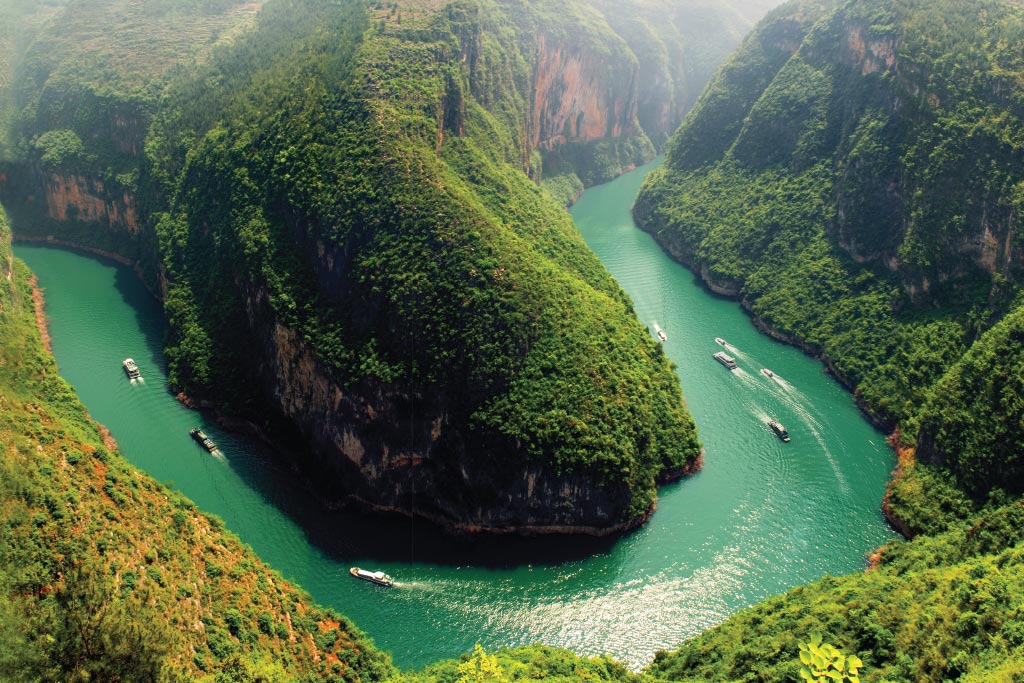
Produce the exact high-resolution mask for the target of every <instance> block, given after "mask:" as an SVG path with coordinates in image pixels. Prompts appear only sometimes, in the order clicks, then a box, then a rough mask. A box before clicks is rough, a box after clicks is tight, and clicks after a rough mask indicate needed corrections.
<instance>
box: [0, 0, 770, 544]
mask: <svg viewBox="0 0 1024 683" xmlns="http://www.w3.org/2000/svg"><path fill="white" fill-rule="evenodd" d="M5 1H6V2H13V0H5ZM769 4H770V0H762V1H759V2H756V3H753V4H750V3H743V2H738V1H733V0H729V1H724V2H708V1H707V0H672V1H670V0H658V1H656V2H651V1H650V0H629V2H626V3H610V2H604V1H603V0H573V1H572V2H567V3H562V4H561V5H559V6H558V7H553V6H551V5H550V3H543V2H532V1H527V0H500V1H497V2H491V1H490V0H458V1H456V2H430V1H426V0H403V1H402V2H397V3H371V4H370V5H369V6H365V5H363V4H361V3H336V2H328V1H327V0H273V1H272V2H268V3H267V4H266V6H265V7H261V6H260V5H259V4H258V3H241V2H238V1H237V0H224V2H217V3H213V4H210V3H184V4H183V3H178V2H175V3H168V2H166V1H163V0H148V1H147V2H142V3H134V2H132V3H125V2H121V1H120V0H71V1H70V2H68V3H67V5H66V7H63V8H61V9H60V10H59V11H55V12H54V13H53V16H52V17H51V18H50V19H49V20H48V23H47V25H46V27H45V28H44V29H43V30H42V31H41V32H40V33H39V35H38V37H37V38H36V39H35V40H34V42H32V43H31V44H30V46H29V47H28V48H27V49H26V50H25V51H24V54H23V55H21V56H19V59H20V63H21V67H20V69H19V71H18V73H17V77H16V79H15V81H14V83H13V88H12V92H13V93H14V95H15V98H16V104H17V110H18V111H19V112H20V114H19V117H18V118H17V120H16V121H14V123H13V124H12V126H11V130H12V131H13V139H14V140H15V141H16V143H17V144H16V145H15V147H14V149H13V150H11V151H10V152H9V153H8V154H7V155H6V157H7V158H6V162H5V163H4V165H3V166H2V167H0V197H2V198H3V200H4V203H5V206H6V207H7V209H8V212H9V214H10V216H11V217H12V223H13V225H14V226H15V229H16V231H17V232H18V234H19V235H20V236H23V237H31V238H37V239H39V238H51V237H54V238H57V239H60V240H63V241H66V242H71V243H74V244H78V245H83V246H87V247H90V248H98V249H101V250H104V251H107V252H112V253H115V254H118V255H120V256H123V257H127V258H128V259H131V260H132V261H134V262H136V263H137V264H138V265H139V268H140V270H141V272H142V274H143V276H144V277H145V279H146V281H147V284H148V285H149V286H150V287H151V289H153V290H154V291H155V292H158V293H160V294H161V295H163V296H164V297H165V298H166V308H167V314H168V318H169V320H170V323H171V327H172V335H171V338H170V339H169V343H168V347H167V355H168V360H169V363H170V366H171V372H172V376H173V379H174V381H175V383H176V384H177V385H178V386H179V387H180V388H181V389H183V390H185V391H186V392H188V393H189V394H191V395H192V396H193V397H195V398H198V399H203V400H211V401H213V402H215V403H217V404H218V405H220V406H221V408H223V409H226V410H230V411H234V412H240V413H245V414H246V415H247V416H249V417H255V418H256V419H259V420H261V421H265V422H266V425H267V427H268V428H270V429H273V430H277V429H279V428H280V427H281V426H282V424H286V425H287V428H288V429H294V430H297V431H298V432H300V433H301V434H302V435H303V436H304V437H305V438H306V439H307V440H308V441H309V443H310V446H311V450H312V453H311V455H310V458H309V459H308V460H309V462H308V463H306V464H307V465H308V466H309V467H311V468H312V470H313V471H316V472H317V476H318V479H321V480H322V481H324V482H326V487H325V488H326V489H327V490H326V491H325V492H324V493H325V495H326V496H327V497H328V498H332V499H346V500H353V501H359V502H361V503H362V504H369V505H370V506H372V507H381V508H386V509H402V505H403V504H400V503H399V501H401V500H404V499H405V498H404V497H405V495H406V493H407V492H408V491H409V490H411V489H412V488H413V487H415V486H417V485H419V486H420V487H422V488H421V490H423V489H426V488H429V489H432V490H436V491H438V492H439V493H438V496H437V500H436V501H433V502H432V504H431V505H430V506H428V507H427V508H426V509H423V510H420V511H419V512H420V513H421V514H424V515H426V516H428V517H431V518H433V519H435V520H437V521H440V522H442V523H445V524H454V525H455V526H459V527H460V528H465V529H504V530H511V529H518V530H524V531H526V530H530V531H538V530H561V531H588V532H594V531H601V532H605V531H608V530H610V529H621V528H626V527H628V526H631V525H634V524H636V523H638V522H639V521H642V519H643V518H644V517H645V515H646V514H647V513H648V512H649V510H650V509H651V507H652V504H653V500H654V496H655V484H656V482H659V481H665V480H668V479H671V478H674V477H678V476H680V475H682V474H684V473H686V472H690V471H692V470H694V469H695V468H696V467H698V466H699V463H698V455H699V446H698V444H697V441H696V436H695V434H694V427H693V423H692V421H691V420H690V418H689V417H688V416H687V415H686V414H685V409H684V408H683V406H682V399H681V395H680V392H679V389H678V385H677V383H676V380H675V378H674V377H673V376H672V373H671V370H670V368H669V366H668V363H667V362H666V361H665V359H664V357H663V356H662V355H661V353H660V349H659V348H658V346H657V345H656V344H653V343H652V340H651V339H650V336H649V334H648V333H647V332H646V330H644V329H643V328H642V327H641V326H640V325H639V324H638V322H637V321H636V320H635V317H634V316H633V313H632V309H631V306H630V304H629V302H628V301H626V300H625V297H624V296H623V295H622V293H621V292H620V291H619V290H618V288H617V287H616V286H615V284H614V283H613V282H612V281H611V279H610V278H609V277H608V276H607V274H606V273H605V271H604V269H603V268H602V267H601V265H600V264H599V263H598V262H597V260H596V259H595V258H594V257H593V256H592V255H590V254H589V253H588V252H587V250H586V248H585V246H584V245H583V243H582V241H581V240H580V239H579V237H578V236H577V235H576V233H575V230H574V229H573V227H572V225H571V223H570V222H569V221H568V219H567V218H566V217H565V215H564V213H563V212H561V211H560V210H559V209H558V206H557V203H555V202H552V201H551V199H550V195H551V194H554V195H556V196H557V199H558V202H561V203H565V202H568V201H570V200H571V199H572V198H573V196H574V195H575V194H576V193H577V192H578V191H579V190H580V188H581V187H582V185H583V184H591V183H594V182H599V181H602V180H606V179H609V178H611V177H613V176H614V175H616V174H618V173H620V172H621V171H622V170H623V169H625V168H629V167H631V166H632V165H635V164H637V163H640V162H642V161H646V160H648V159H650V158H651V157H652V156H653V154H654V152H655V146H654V143H652V140H654V141H655V142H656V143H659V144H660V142H662V141H663V140H664V139H665V137H666V136H667V135H668V133H669V132H670V131H671V130H672V129H673V127H674V126H675V125H676V123H677V122H678V121H679V119H680V117H681V116H682V114H683V112H684V111H685V110H686V109H687V108H688V107H689V106H690V104H691V103H692V101H693V100H694V98H695V97H696V93H697V91H698V89H699V88H700V87H701V86H702V85H703V83H704V82H705V81H706V79H707V78H708V77H709V75H710V73H711V71H712V69H713V68H714V67H715V65H717V64H718V63H719V62H720V61H721V60H722V59H724V57H725V54H726V51H727V50H728V49H729V47H730V46H731V45H733V44H735V42H736V41H737V40H738V39H739V36H740V35H741V34H742V32H743V31H744V30H745V28H746V27H747V26H748V25H749V22H750V21H751V19H752V16H751V12H753V13H755V14H756V13H758V12H760V11H763V9H764V8H765V7H766V6H767V5H769ZM752 8H753V9H752ZM107 33H110V34H111V36H110V39H109V40H107V39H106V34H107ZM538 184H540V185H542V186H543V187H545V188H546V189H548V190H549V192H548V193H544V192H541V191H539V190H538V188H537V185H538ZM282 418H283V419H282ZM467 463H471V464H472V466H471V467H469V468H468V469H467V468H465V467H463V465H465V464H467ZM321 475H326V476H321ZM384 491H387V492H389V493H387V494H386V495H384V494H382V492H384ZM555 509H557V510H558V512H557V513H555V512H553V510H555Z"/></svg>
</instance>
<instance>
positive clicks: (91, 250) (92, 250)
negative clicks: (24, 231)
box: [11, 234, 163, 302]
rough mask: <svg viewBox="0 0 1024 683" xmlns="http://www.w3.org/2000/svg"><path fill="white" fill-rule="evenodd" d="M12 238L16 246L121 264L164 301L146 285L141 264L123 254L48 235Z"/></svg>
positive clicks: (153, 293) (14, 236)
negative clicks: (38, 246)
mask: <svg viewBox="0 0 1024 683" xmlns="http://www.w3.org/2000/svg"><path fill="white" fill-rule="evenodd" d="M11 238H12V239H11V241H12V242H14V243H15V244H42V245H47V246H51V247H60V248H61V249H69V250H71V251H77V252H80V253H83V254H89V255H90V256H99V257H100V258H105V259H108V260H110V261H113V262H114V263H119V264H121V265H122V266H128V267H129V268H131V269H132V272H134V273H135V276H136V277H137V278H139V283H141V284H142V286H143V288H145V290H146V291H147V292H149V293H150V295H152V297H153V298H154V299H156V300H157V301H161V302H162V301H163V296H162V293H157V292H154V291H153V289H152V288H151V287H150V286H149V285H148V284H147V283H146V276H145V273H144V272H143V270H142V266H141V265H140V264H139V262H138V261H135V260H133V259H130V258H128V257H127V256H122V255H121V254H118V253H115V252H112V251H105V250H103V249H97V248H96V247H89V246H86V245H84V244H79V243H78V242H71V241H68V240H62V239H57V238H56V237H53V236H52V235H48V236H46V237H35V236H31V235H17V234H13V235H12V236H11Z"/></svg>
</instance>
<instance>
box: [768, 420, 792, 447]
mask: <svg viewBox="0 0 1024 683" xmlns="http://www.w3.org/2000/svg"><path fill="white" fill-rule="evenodd" d="M768 426H769V427H771V428H772V431H773V432H775V434H776V435H777V436H778V437H779V438H780V439H782V440H783V441H784V442H786V443H789V432H787V431H786V428H785V427H783V426H782V423H781V422H779V421H778V420H775V419H771V420H768Z"/></svg>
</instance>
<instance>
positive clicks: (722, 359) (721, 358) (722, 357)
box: [715, 351, 737, 370]
mask: <svg viewBox="0 0 1024 683" xmlns="http://www.w3.org/2000/svg"><path fill="white" fill-rule="evenodd" d="M715 360H717V361H718V362H719V363H721V364H722V365H724V366H725V367H727V368H729V369H730V370H735V369H736V367H737V366H736V359H735V358H733V357H732V356H730V355H728V354H727V353H725V351H719V352H718V353H716V354H715Z"/></svg>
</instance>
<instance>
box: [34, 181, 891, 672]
mask: <svg viewBox="0 0 1024 683" xmlns="http://www.w3.org/2000/svg"><path fill="white" fill-rule="evenodd" d="M645 170H646V169H645ZM645 170H641V171H639V172H637V173H636V174H635V175H633V174H631V175H630V176H627V177H625V178H623V179H620V180H617V181H614V182H613V183H609V184H608V185H606V186H602V187H599V188H594V189H592V190H588V192H587V193H585V194H584V196H583V197H582V198H581V199H580V201H579V202H578V203H577V205H576V206H575V207H574V209H573V217H574V220H576V221H577V224H578V225H580V226H581V232H583V233H584V237H585V238H586V239H588V243H591V242H592V241H593V240H594V239H595V237H598V238H607V241H606V242H605V243H603V244H599V243H596V242H594V243H592V248H594V250H595V251H596V252H597V253H598V255H599V256H600V257H601V259H602V260H603V261H605V262H606V263H607V264H608V267H609V269H610V270H611V271H612V274H613V275H614V276H615V277H616V278H617V279H618V280H619V282H620V285H621V286H622V288H623V289H624V290H625V291H626V293H627V294H628V296H629V297H630V299H631V301H632V302H633V304H634V306H635V309H636V312H637V315H638V316H639V317H640V319H641V321H643V322H645V323H648V324H649V323H650V321H651V320H652V319H655V320H657V321H658V322H659V324H661V325H662V327H664V329H665V330H666V331H667V332H668V334H669V339H668V341H667V342H665V343H664V344H663V345H662V349H663V350H664V352H665V354H666V355H667V357H668V358H669V360H671V361H672V362H674V363H675V364H677V365H678V374H679V375H680V379H681V381H682V383H683V388H684V392H685V394H686V404H687V407H688V408H689V410H690V411H691V413H692V414H693V415H694V418H695V420H696V421H697V427H698V429H699V430H700V434H701V442H702V444H703V445H704V446H705V448H706V453H705V457H704V467H703V468H702V469H701V470H700V471H699V472H696V473H694V474H693V475H692V476H691V477H689V478H686V479H684V480H682V481H679V482H676V483H670V484H667V485H664V486H662V487H661V488H659V492H658V496H659V498H658V504H657V510H656V511H655V512H654V514H653V516H652V517H651V518H650V520H649V521H648V523H647V524H646V525H645V526H643V527H642V528H640V529H638V530H636V531H634V532H632V533H629V534H628V535H626V536H624V537H622V538H617V537H611V538H605V539H594V538H591V537H587V536H574V537H565V536H542V537H535V538H530V539H525V540H524V539H519V538H518V537H514V536H501V537H493V540H492V541H488V540H487V538H488V537H467V538H465V539H464V541H465V542H462V539H459V538H455V539H452V538H449V537H445V536H443V535H440V534H435V533H432V531H431V530H433V529H436V527H434V526H433V525H427V524H421V523H420V522H419V521H414V522H410V521H407V520H406V519H402V518H397V517H396V518H392V517H391V516H382V515H374V516H367V515H361V514H355V513H347V512H336V511H330V510H328V511H326V512H325V511H324V509H323V505H322V501H321V500H320V499H319V498H317V497H316V496H314V495H311V494H310V491H309V488H308V487H307V485H306V483H305V482H304V481H302V480H300V479H299V478H297V477H290V476H289V472H290V467H289V466H288V465H287V464H286V465H284V466H283V467H282V465H281V463H282V462H284V461H286V460H287V458H282V457H280V454H275V453H271V452H269V450H271V449H267V448H265V447H264V446H263V445H262V443H261V442H260V440H250V439H241V438H239V437H237V436H235V434H234V432H225V431H224V429H223V428H222V427H221V425H220V424H219V423H217V422H214V421H213V416H212V415H210V414H209V413H205V412H202V411H201V412H196V411H192V410H188V409H186V408H185V407H184V406H183V405H182V404H181V403H180V402H179V401H178V400H176V399H175V397H174V395H173V394H171V393H168V392H167V390H166V386H165V383H166V377H164V376H163V375H162V365H161V362H160V359H162V353H163V341H164V339H165V334H166V328H165V326H164V318H163V311H162V309H161V307H160V305H159V304H158V303H157V302H156V301H154V300H153V298H152V297H151V296H150V295H149V294H148V293H146V292H145V291H143V290H142V289H141V288H139V287H136V286H135V282H136V280H135V278H134V277H131V278H129V277H126V275H127V274H128V273H129V271H127V270H124V267H123V266H120V265H115V266H112V265H110V264H109V262H108V261H107V260H106V259H103V260H96V259H93V258H83V257H82V256H80V255H77V254H73V253H69V252H65V251H63V250H57V249H48V248H38V247H34V246H31V245H21V246H20V247H19V249H20V251H21V253H19V257H21V258H22V259H23V260H25V261H26V262H29V265H30V266H31V267H32V268H33V270H35V272H37V273H38V275H39V279H40V283H41V284H42V285H43V286H44V287H46V289H47V291H46V296H47V314H48V318H49V321H50V326H51V334H52V336H53V338H54V345H55V347H56V348H55V350H56V352H57V354H58V360H59V362H60V365H61V374H62V375H64V376H65V377H66V378H68V379H69V381H70V382H71V383H72V384H74V385H75V387H76V388H77V389H78V392H79V395H80V397H81V400H82V401H83V402H84V403H85V404H86V405H87V406H88V407H89V410H90V412H91V413H92V414H93V415H95V416H96V417H97V418H98V419H100V420H102V421H103V422H104V423H105V424H107V425H108V426H109V427H110V428H111V430H112V431H113V432H114V434H115V435H117V438H118V441H119V442H120V444H121V446H122V452H123V453H124V454H125V457H127V458H129V459H130V460H131V461H132V462H133V463H134V464H136V465H137V466H139V467H140V468H141V469H143V470H145V471H147V472H149V473H150V474H151V475H152V476H154V477H155V478H156V479H157V480H159V481H170V482H174V488H175V489H177V490H179V491H181V492H182V493H183V494H185V495H187V496H188V497H189V498H191V499H192V500H194V501H195V502H196V504H197V505H198V507H199V508H200V509H202V510H205V511H209V512H211V513H213V514H215V515H217V516H218V517H220V518H222V519H223V520H224V523H225V525H226V526H227V528H229V529H231V530H232V531H234V532H235V533H237V534H239V535H240V536H241V537H242V539H243V540H244V541H245V542H246V543H247V544H249V545H251V546H252V547H253V548H254V549H255V550H256V552H257V553H258V554H259V555H260V556H261V557H262V558H263V559H264V560H266V561H267V562H268V563H270V564H271V565H272V566H274V567H275V568H276V569H277V570H278V571H279V572H281V573H282V574H283V575H284V576H286V577H288V578H290V579H293V580H295V581H296V582H297V583H299V584H301V585H302V586H303V587H304V588H305V589H306V590H308V591H309V592H310V593H311V594H312V595H313V596H314V597H315V598H316V599H317V600H318V601H319V602H321V603H322V604H326V605H330V606H332V607H334V608H336V609H337V610H339V611H340V612H343V613H344V614H346V615H347V616H348V617H349V618H351V619H352V620H353V621H354V622H355V623H357V624H359V626H360V628H362V629H363V630H365V631H366V632H367V633H369V634H371V635H372V636H373V638H374V639H375V640H376V642H377V643H378V644H379V645H380V646H381V647H382V648H384V649H387V650H389V651H391V652H392V653H394V658H395V661H396V663H397V664H398V665H399V666H401V667H403V668H404V667H418V666H422V665H424V664H426V663H428V662H430V661H436V660H437V659H440V658H443V657H452V656H458V654H459V653H461V652H466V651H469V650H471V649H472V648H473V645H474V644H475V643H476V642H480V643H481V644H482V645H483V646H484V647H486V648H488V649H494V648H498V647H500V646H502V645H515V644H526V643H534V642H545V643H549V644H552V645H560V646H566V647H570V648H571V649H573V650H574V651H576V652H579V653H583V654H600V653H604V652H607V653H609V654H611V655H613V656H615V657H616V658H617V659H619V660H620V661H623V662H625V663H626V665H627V666H629V667H630V668H632V669H639V668H641V667H643V666H645V665H647V664H649V663H650V661H651V660H652V658H653V657H654V653H655V651H656V650H658V649H665V648H668V647H672V646H674V645H675V644H678V643H680V642H682V641H683V640H686V639H688V638H691V637H693V636H695V635H697V634H698V633H700V632H702V631H703V630H705V629H707V628H710V627H711V626H714V625H715V624H718V623H720V622H721V621H723V620H725V619H726V618H727V617H728V616H729V615H730V614H733V613H735V612H736V611H738V610H741V609H743V608H744V607H746V606H748V605H750V604H753V603H755V602H757V601H758V600H760V599H763V598H764V597H767V596H770V595H777V594H779V593H782V592H784V591H785V590H787V589H788V588H791V587H793V586H796V585H801V584H805V583H807V582H809V581H813V580H815V579H817V578H818V577H820V575H821V574H822V573H828V574H831V575H839V574H846V573H850V572H859V571H862V570H863V569H864V566H865V564H864V556H865V555H866V554H867V553H869V552H870V551H871V550H872V549H874V548H877V547H878V546H880V545H882V544H883V543H885V541H886V540H887V539H889V538H891V537H892V533H891V531H890V530H889V528H888V527H887V526H886V525H885V523H884V520H883V519H882V517H881V514H880V513H879V512H878V505H877V501H878V499H879V498H881V495H882V492H883V489H884V482H885V479H886V478H887V476H888V474H889V471H890V470H891V469H892V459H891V455H890V452H889V450H888V448H886V447H885V446H884V444H878V446H875V445H873V444H872V443H871V440H874V441H880V439H879V438H878V437H877V435H876V434H875V432H874V431H873V430H872V429H871V428H870V427H869V425H868V424H867V423H866V422H865V421H864V420H863V419H861V417H860V415H859V414H858V412H857V410H856V408H855V406H854V405H853V402H852V401H850V400H849V395H848V394H847V393H846V392H845V390H843V389H841V388H840V387H839V386H838V385H836V383H835V382H834V381H832V380H831V379H829V378H826V377H825V376H824V375H823V373H821V370H820V366H819V365H818V364H817V363H815V362H813V361H812V360H811V359H810V358H808V357H806V356H804V355H802V354H801V353H799V352H797V351H796V350H794V349H792V348H790V347H788V346H781V345H779V344H777V343H775V342H774V341H772V340H771V339H768V338H766V337H765V336H764V335H762V334H760V333H758V332H757V331H756V330H755V329H754V328H753V327H752V326H750V325H749V323H748V318H747V317H746V314H744V313H743V312H742V311H741V310H740V309H739V308H738V307H737V306H735V304H734V303H732V302H724V301H721V300H717V299H715V298H714V297H710V296H708V294H707V293H706V291H705V290H704V289H702V288H701V287H699V286H698V284H697V282H696V281H695V280H694V278H693V276H692V275H691V274H690V273H689V272H688V271H686V270H684V269H683V268H681V267H680V266H679V265H678V264H676V263H675V262H673V261H671V260H670V259H669V258H667V257H666V256H665V254H664V252H663V251H662V250H661V249H660V248H659V247H658V246H657V245H656V244H654V243H653V241H652V240H651V239H650V238H649V236H648V235H646V234H644V233H641V232H640V231H638V230H636V229H635V228H634V227H633V226H632V224H631V223H629V222H628V207H629V206H630V205H631V203H632V200H633V197H634V196H635V188H636V187H637V186H638V184H639V180H640V178H641V177H642V174H643V173H644V171H645ZM117 271H121V272H117ZM128 285H131V286H128ZM97 319H102V321H103V324H102V325H97V324H95V323H96V320H97ZM715 336H724V337H727V338H729V339H730V341H731V342H733V341H734V342H735V343H737V344H739V346H740V350H741V351H742V352H743V353H744V355H737V358H738V360H739V362H740V364H741V367H747V368H748V369H752V370H753V373H752V376H747V377H744V375H743V374H742V373H728V372H724V371H723V370H722V368H721V366H720V365H718V364H717V363H715V362H714V360H713V359H712V358H711V351H713V350H717V348H718V347H717V346H716V345H715V344H714V341H713V339H714V337H715ZM62 340H67V341H68V343H62ZM126 355H131V356H132V357H133V358H135V359H136V361H138V362H139V363H140V366H141V367H143V368H144V375H145V377H146V383H145V384H138V383H136V384H134V385H129V383H127V382H125V381H123V373H122V372H121V368H120V361H121V360H122V359H123V358H124V356H126ZM765 365H766V366H768V367H771V368H772V369H773V370H775V371H776V372H777V373H778V374H779V376H780V377H782V378H786V379H788V380H789V381H790V382H791V383H792V385H793V386H794V387H796V389H794V390H793V392H792V393H789V392H787V391H785V390H784V389H782V388H781V386H780V385H777V384H772V383H768V382H764V381H761V379H760V376H759V375H757V373H756V370H757V368H758V367H761V366H765ZM755 407H756V410H754V408H755ZM758 411H763V412H767V413H769V414H772V415H777V416H779V417H780V418H781V419H782V421H783V422H784V423H785V424H786V425H787V427H788V428H789V430H790V433H791V434H793V436H794V439H793V442H792V443H789V444H782V443H781V442H779V440H778V438H777V437H775V436H774V435H773V434H772V433H771V432H770V430H768V428H767V427H766V426H765V424H764V423H763V422H762V421H761V420H760V417H759V416H760V412H758ZM236 426H237V425H236ZM193 427H200V428H202V429H203V430H204V431H206V432H207V433H208V434H210V435H211V437H212V438H213V439H214V440H215V441H216V442H217V444H218V446H220V448H221V450H222V452H223V453H224V456H225V457H224V458H223V459H217V458H212V457H210V455H209V454H208V453H206V452H205V451H203V450H202V449H201V448H199V447H197V446H196V444H195V443H194V442H193V441H192V439H191V438H190V437H189V435H188V430H189V429H191V428H193ZM271 431H272V430H271ZM847 451H852V452H854V453H856V457H849V458H833V459H832V460H830V457H832V456H833V455H839V454H841V453H843V452H847ZM794 492H798V493H799V495H795V494H794ZM418 495H419V496H426V495H430V491H428V490H422V491H419V492H418ZM483 502H487V501H483ZM353 565H356V566H369V567H373V568H375V569H379V570H381V571H385V572H387V573H389V574H391V575H392V576H395V577H396V579H398V580H399V581H401V583H402V586H403V587H402V589H401V590H396V591H389V592H382V591H376V590H372V589H371V588H370V587H368V586H366V585H365V583H362V582H357V581H354V580H351V577H349V576H348V574H347V571H348V567H351V566H353ZM395 623H401V624H403V628H402V629H395V628H394V624H395ZM638 624H639V625H641V626H642V628H637V627H636V626H637V625H638ZM581 625H585V628H582V629H581Z"/></svg>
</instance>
